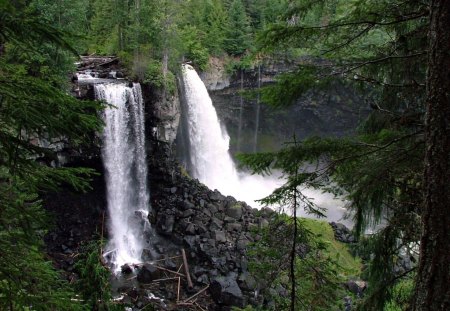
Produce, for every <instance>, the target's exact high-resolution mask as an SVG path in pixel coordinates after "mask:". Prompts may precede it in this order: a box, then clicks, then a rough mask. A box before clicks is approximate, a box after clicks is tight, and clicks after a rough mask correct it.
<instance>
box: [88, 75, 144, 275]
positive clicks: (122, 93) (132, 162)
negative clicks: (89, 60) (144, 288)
mask: <svg viewBox="0 0 450 311" xmlns="http://www.w3.org/2000/svg"><path fill="white" fill-rule="evenodd" d="M95 94H96V98H97V99H102V100H105V101H106V102H107V103H108V104H110V105H112V106H110V107H107V108H106V109H105V111H104V113H103V120H104V122H105V128H104V132H103V148H102V157H103V164H104V167H105V176H106V189H107V201H108V212H109V232H110V242H109V245H108V247H107V249H106V252H105V257H106V258H107V259H108V261H109V262H110V263H111V264H112V266H113V267H114V269H115V270H116V271H117V270H119V269H120V267H121V266H122V265H124V264H125V263H139V262H140V261H141V254H142V250H143V249H144V241H145V239H144V233H145V232H146V230H148V229H149V226H150V225H149V222H148V220H147V217H148V213H149V193H148V188H147V163H146V151H145V126H144V107H143V99H142V92H141V86H140V85H139V84H138V83H134V84H133V87H128V86H127V85H126V84H117V83H114V84H113V83H110V84H97V85H95Z"/></svg>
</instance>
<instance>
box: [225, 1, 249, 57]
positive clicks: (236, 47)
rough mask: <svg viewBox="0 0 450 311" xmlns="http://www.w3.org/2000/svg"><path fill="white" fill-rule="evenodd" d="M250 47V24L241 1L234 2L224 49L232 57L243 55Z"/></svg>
mask: <svg viewBox="0 0 450 311" xmlns="http://www.w3.org/2000/svg"><path fill="white" fill-rule="evenodd" d="M249 47H250V35H249V23H248V17H247V14H246V12H245V7H244V5H243V4H242V1H241V0H233V2H232V3H231V5H230V7H229V9H228V24H227V28H226V38H225V40H224V48H225V51H227V52H228V53H229V54H231V55H236V56H238V55H242V54H243V53H244V52H245V51H246V50H247V49H248V48H249Z"/></svg>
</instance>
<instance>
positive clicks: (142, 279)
mask: <svg viewBox="0 0 450 311" xmlns="http://www.w3.org/2000/svg"><path fill="white" fill-rule="evenodd" d="M160 277H161V273H160V271H159V270H158V269H157V268H156V267H155V266H154V265H151V264H144V265H143V266H142V267H141V268H140V269H139V272H138V274H137V280H138V282H139V283H143V284H148V283H151V282H152V281H153V280H156V279H159V278H160Z"/></svg>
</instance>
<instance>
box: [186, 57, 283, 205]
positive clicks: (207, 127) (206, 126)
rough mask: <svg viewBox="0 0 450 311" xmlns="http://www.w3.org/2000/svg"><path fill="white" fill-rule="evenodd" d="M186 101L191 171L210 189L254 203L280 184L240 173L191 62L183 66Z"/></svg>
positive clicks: (227, 140)
mask: <svg viewBox="0 0 450 311" xmlns="http://www.w3.org/2000/svg"><path fill="white" fill-rule="evenodd" d="M183 83H184V89H185V95H186V96H185V97H186V104H187V119H188V122H187V123H188V132H189V133H188V136H189V145H190V150H189V154H190V162H191V163H190V167H191V174H192V175H193V176H194V177H195V178H198V179H199V180H200V181H201V182H202V183H204V184H205V185H207V186H208V187H209V188H211V189H218V190H219V191H221V192H222V193H224V194H226V195H232V196H235V197H236V198H238V199H240V200H244V201H246V202H247V203H248V204H251V205H253V206H255V205H256V203H255V200H256V199H261V198H263V197H265V196H267V195H269V194H270V193H271V192H272V191H273V189H275V188H276V187H277V186H279V184H280V182H279V180H276V179H264V178H263V177H261V176H256V175H249V174H239V173H238V171H237V169H236V166H235V164H234V162H233V159H232V158H231V155H230V154H229V152H228V149H229V142H230V137H229V136H228V134H227V132H226V129H225V128H224V127H221V126H220V123H219V119H218V117H217V113H216V109H215V108H214V106H213V104H212V101H211V98H210V97H209V94H208V91H207V90H206V87H205V85H204V84H203V82H202V80H201V79H200V77H199V76H198V74H197V72H196V71H195V70H194V68H192V66H190V65H183Z"/></svg>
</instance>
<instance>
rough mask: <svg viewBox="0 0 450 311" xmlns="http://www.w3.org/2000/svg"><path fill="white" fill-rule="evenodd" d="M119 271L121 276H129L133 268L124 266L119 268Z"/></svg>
mask: <svg viewBox="0 0 450 311" xmlns="http://www.w3.org/2000/svg"><path fill="white" fill-rule="evenodd" d="M120 271H121V272H122V274H131V273H133V268H131V267H130V266H129V265H128V264H124V265H123V266H122V267H120Z"/></svg>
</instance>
